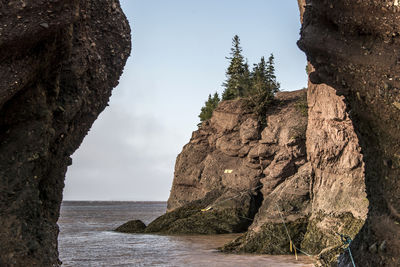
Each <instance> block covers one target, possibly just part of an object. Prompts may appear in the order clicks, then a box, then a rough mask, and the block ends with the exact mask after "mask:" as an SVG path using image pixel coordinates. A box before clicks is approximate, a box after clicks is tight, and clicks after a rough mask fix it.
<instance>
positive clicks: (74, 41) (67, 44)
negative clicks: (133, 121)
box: [0, 0, 130, 266]
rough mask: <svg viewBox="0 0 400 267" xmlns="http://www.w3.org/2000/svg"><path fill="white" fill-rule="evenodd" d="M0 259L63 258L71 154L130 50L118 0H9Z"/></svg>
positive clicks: (34, 262)
mask: <svg viewBox="0 0 400 267" xmlns="http://www.w3.org/2000/svg"><path fill="white" fill-rule="evenodd" d="M0 51H1V52H0V75H1V79H0V211H1V216H0V225H1V229H0V248H1V253H0V265H1V266H58V265H59V264H60V262H59V260H58V252H57V235H58V226H57V219H58V216H59V208H60V204H61V199H62V190H63V187H64V176H65V172H66V170H67V166H68V165H70V164H71V158H70V155H71V154H72V153H73V152H74V151H75V150H76V149H77V148H78V147H79V145H80V143H81V142H82V140H83V138H84V136H85V135H86V134H87V132H88V131H89V129H90V127H91V125H92V123H93V121H94V120H95V119H96V118H97V116H98V114H99V113H100V112H101V111H102V110H103V109H104V108H105V107H106V105H107V102H108V99H109V97H110V95H111V89H112V88H113V87H115V86H116V85H117V83H118V78H119V76H120V75H121V73H122V69H123V66H124V65H125V62H126V59H127V57H128V55H129V53H130V28H129V25H128V22H127V20H126V18H125V16H124V14H123V13H122V11H121V9H120V6H119V3H118V1H116V0H104V1H92V0H73V1H50V0H46V1H2V2H1V3H0Z"/></svg>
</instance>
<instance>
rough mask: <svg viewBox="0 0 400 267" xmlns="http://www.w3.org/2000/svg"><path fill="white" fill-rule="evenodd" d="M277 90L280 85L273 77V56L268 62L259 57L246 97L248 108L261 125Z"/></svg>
mask: <svg viewBox="0 0 400 267" xmlns="http://www.w3.org/2000/svg"><path fill="white" fill-rule="evenodd" d="M279 88H280V84H279V83H278V82H277V81H276V76H275V66H274V55H273V54H271V56H270V57H269V59H268V62H265V59H264V57H261V60H260V62H259V63H258V64H254V68H253V71H252V73H251V89H250V90H249V91H248V92H247V95H246V96H247V98H246V99H247V104H248V106H249V108H251V109H252V110H253V112H254V113H255V114H256V115H257V117H258V120H259V121H260V122H261V124H265V123H266V121H265V119H266V118H265V116H266V112H267V110H268V107H269V106H270V105H271V103H272V101H273V100H274V96H275V93H277V92H278V91H279Z"/></svg>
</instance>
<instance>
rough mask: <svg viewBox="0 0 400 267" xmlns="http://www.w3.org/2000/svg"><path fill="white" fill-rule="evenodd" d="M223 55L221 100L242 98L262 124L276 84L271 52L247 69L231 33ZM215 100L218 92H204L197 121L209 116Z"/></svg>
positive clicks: (276, 90)
mask: <svg viewBox="0 0 400 267" xmlns="http://www.w3.org/2000/svg"><path fill="white" fill-rule="evenodd" d="M227 59H229V66H228V68H227V70H226V78H227V79H226V80H225V82H224V83H223V84H222V86H223V87H224V91H223V93H222V100H232V99H236V98H244V99H245V101H246V104H247V106H248V107H249V108H250V109H251V111H252V112H254V113H255V115H256V116H257V117H258V119H259V121H260V122H261V124H265V119H266V118H265V117H266V112H267V110H268V107H269V106H270V105H271V103H272V102H273V100H274V97H275V94H276V93H277V92H278V91H279V88H280V84H279V82H278V81H277V80H276V75H275V58H274V55H273V54H271V55H270V56H269V58H268V61H265V58H264V57H261V59H260V62H259V63H257V64H254V65H253V69H252V71H249V65H248V63H247V60H245V59H244V57H243V55H242V48H241V46H240V38H239V36H237V35H235V36H234V37H233V39H232V48H231V53H230V57H227ZM219 102H220V98H219V96H218V93H215V94H214V96H211V94H210V95H209V96H208V100H207V101H206V102H205V106H204V107H202V108H201V113H200V115H199V117H200V121H201V122H203V121H205V120H208V119H210V118H211V116H212V112H213V111H214V109H215V108H216V107H217V106H218V103H219Z"/></svg>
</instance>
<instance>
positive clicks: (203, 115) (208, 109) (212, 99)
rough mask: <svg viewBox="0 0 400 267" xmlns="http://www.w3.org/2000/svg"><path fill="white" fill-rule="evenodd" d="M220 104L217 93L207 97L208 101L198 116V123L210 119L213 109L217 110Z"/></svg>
mask: <svg viewBox="0 0 400 267" xmlns="http://www.w3.org/2000/svg"><path fill="white" fill-rule="evenodd" d="M219 102H220V99H219V96H218V93H217V92H215V94H214V96H211V94H209V95H208V99H207V101H206V102H205V104H204V107H202V108H201V112H200V115H199V118H200V122H203V121H206V120H208V119H210V118H211V116H212V113H213V111H214V109H216V108H217V106H218V104H219Z"/></svg>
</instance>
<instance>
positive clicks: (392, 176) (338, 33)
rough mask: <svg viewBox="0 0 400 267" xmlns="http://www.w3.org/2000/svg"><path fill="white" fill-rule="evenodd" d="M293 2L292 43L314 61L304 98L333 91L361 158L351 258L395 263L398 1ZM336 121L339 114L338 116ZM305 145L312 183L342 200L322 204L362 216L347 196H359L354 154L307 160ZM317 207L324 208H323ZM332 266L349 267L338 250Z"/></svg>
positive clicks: (399, 183)
mask: <svg viewBox="0 0 400 267" xmlns="http://www.w3.org/2000/svg"><path fill="white" fill-rule="evenodd" d="M299 4H300V6H304V7H305V9H304V20H303V26H302V31H301V39H300V41H299V46H300V48H301V49H303V50H304V51H305V52H306V54H307V58H308V60H309V61H310V62H311V64H312V65H313V66H314V67H315V71H313V72H312V73H311V74H310V80H311V82H312V83H313V85H312V86H311V87H312V88H314V89H312V88H311V90H310V91H309V92H313V91H314V92H315V93H313V94H312V95H311V100H312V99H313V98H316V97H317V95H318V94H325V95H327V96H328V95H329V96H328V98H329V99H330V100H332V101H334V99H338V98H339V97H338V96H337V95H340V96H341V97H340V98H341V99H342V100H343V103H345V109H346V111H347V114H349V115H347V116H345V119H346V120H347V118H349V119H350V120H351V121H352V124H353V127H354V129H355V132H356V134H357V138H358V140H359V143H360V145H361V152H362V154H363V156H362V159H363V161H364V162H365V163H364V169H365V186H366V192H367V198H368V201H369V208H368V217H367V220H366V223H365V224H364V226H363V228H362V229H361V231H360V232H359V234H357V236H356V238H355V240H354V241H353V242H352V244H351V250H352V252H353V256H354V260H355V262H356V263H357V266H400V258H399V255H400V243H399V239H398V236H399V234H400V226H399V221H400V216H399V211H400V198H399V196H400V180H399V179H398V178H399V177H400V161H399V159H400V154H399V151H400V142H399V140H400V128H399V127H400V108H399V107H400V104H399V103H400V77H399V73H400V60H399V59H400V38H399V36H400V34H399V33H400V20H399V19H400V6H399V2H398V1H376V0H371V1H350V0H340V1H333V0H332V1H328V0H324V1H314V0H308V1H299ZM338 115H339V114H338ZM316 119H317V120H318V118H317V117H316ZM338 119H340V120H342V116H339V117H338ZM321 122H322V121H321ZM333 125H334V124H333V122H332V126H333ZM337 136H338V137H339V135H337ZM343 138H345V139H347V138H350V139H349V141H350V142H349V143H348V145H347V146H352V144H351V140H355V137H354V135H353V134H349V133H347V134H346V135H343ZM340 139H342V137H341V138H340ZM334 140H336V139H334ZM313 143H314V144H311V143H310V145H308V146H307V147H308V149H309V150H310V153H311V154H310V155H311V156H312V157H314V160H313V164H314V165H317V166H318V164H322V166H323V168H322V169H321V168H318V169H319V170H320V174H319V177H320V184H321V185H322V186H324V184H325V183H326V184H327V185H330V186H331V187H332V189H333V190H335V191H336V192H337V194H336V195H342V196H343V197H344V198H343V197H342V199H345V200H346V201H345V202H344V203H338V201H337V200H336V201H335V199H330V200H329V202H326V203H331V205H332V207H333V208H334V209H332V212H334V211H336V210H337V209H342V210H344V209H349V208H350V206H352V205H354V204H356V205H357V207H361V208H362V209H361V210H360V209H358V210H354V211H353V212H352V216H355V217H356V218H357V216H358V217H359V218H362V216H361V217H360V215H362V213H360V211H361V212H362V210H363V209H364V207H365V204H363V203H362V201H361V202H360V201H357V200H355V199H353V195H354V194H361V195H362V192H361V191H360V190H358V189H357V187H359V185H360V184H359V183H362V179H361V177H360V173H359V172H358V171H357V170H356V169H352V167H353V166H357V164H361V165H362V164H363V163H360V159H361V158H360V157H355V156H354V155H352V153H350V154H349V153H347V155H348V156H346V153H344V154H342V155H341V158H342V159H343V160H345V159H346V158H347V159H346V160H345V161H343V162H337V163H334V162H331V163H329V162H327V163H323V161H321V160H319V159H318V158H315V155H318V154H320V152H319V149H318V148H315V149H313V146H314V145H315V142H313ZM336 143H337V141H336V142H335V144H336ZM344 152H345V151H344ZM313 155H314V156H313ZM346 162H347V163H346ZM342 169H343V170H342ZM341 172H343V173H341ZM330 173H332V174H335V175H337V174H338V175H340V176H339V177H338V179H337V180H336V181H335V183H332V182H334V181H330V180H329V179H327V178H326V175H328V174H330ZM317 175H318V174H317ZM346 175H347V176H349V177H350V175H352V176H351V177H353V178H352V181H351V183H350V184H348V188H342V187H341V186H340V184H339V183H340V179H341V177H344V176H346ZM338 180H339V181H338ZM338 182H339V183H338ZM338 189H340V190H338ZM342 193H346V195H347V196H348V197H347V198H346V197H345V196H346V195H344V194H342ZM323 197H324V196H323V195H322V196H320V197H319V199H323ZM317 199H318V196H317ZM365 202H366V201H365ZM336 203H338V204H339V205H337V204H336ZM349 203H354V204H349ZM318 206H320V207H322V211H323V212H324V213H326V212H329V211H330V210H331V208H330V207H327V206H325V207H323V205H318ZM354 206H355V205H354ZM383 244H384V245H383ZM378 247H380V248H381V249H378ZM339 265H340V266H351V262H350V258H349V254H348V253H345V254H343V255H342V256H341V258H340V262H339Z"/></svg>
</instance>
